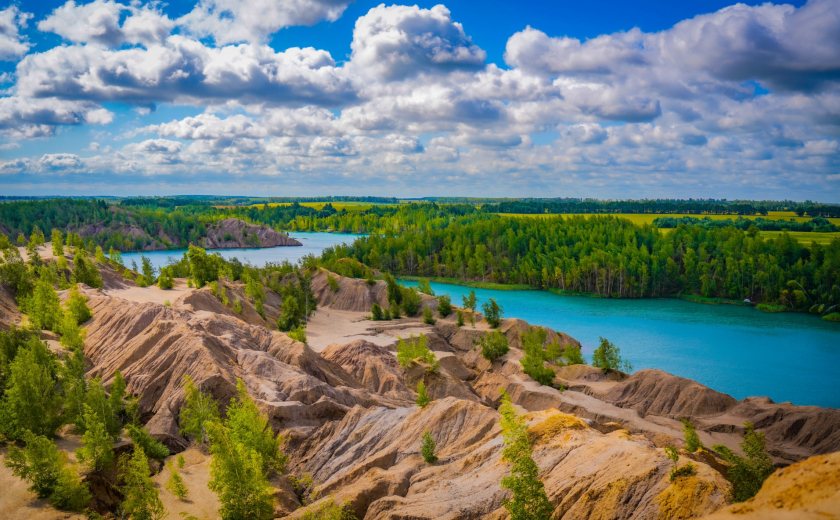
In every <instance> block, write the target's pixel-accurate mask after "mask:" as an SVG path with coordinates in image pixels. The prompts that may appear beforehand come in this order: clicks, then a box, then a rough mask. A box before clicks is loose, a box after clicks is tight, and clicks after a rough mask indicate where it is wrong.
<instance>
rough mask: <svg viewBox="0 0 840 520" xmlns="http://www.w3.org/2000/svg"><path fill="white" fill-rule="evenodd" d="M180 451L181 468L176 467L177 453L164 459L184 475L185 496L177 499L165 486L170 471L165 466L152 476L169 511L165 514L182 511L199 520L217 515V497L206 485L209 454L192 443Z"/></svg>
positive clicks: (171, 516) (175, 516)
mask: <svg viewBox="0 0 840 520" xmlns="http://www.w3.org/2000/svg"><path fill="white" fill-rule="evenodd" d="M182 455H183V456H184V461H185V463H186V464H185V465H184V467H183V468H182V469H178V465H177V464H178V463H177V458H178V457H177V456H173V457H169V458H168V459H166V462H167V463H168V462H169V461H172V464H173V465H174V466H175V469H176V471H178V473H180V474H181V478H183V479H184V485H186V486H187V492H188V494H187V498H186V499H185V500H180V499H179V498H178V497H176V496H175V495H173V494H172V492H171V491H169V490H168V489H166V487H165V486H166V483H167V481H169V477H170V475H171V473H170V471H169V468H168V467H164V468H163V471H161V472H160V473H158V474H157V475H155V476H154V477H152V481H153V482H154V483H155V486H156V487H157V489H158V492H159V493H160V499H161V501H162V502H163V505H164V506H165V507H166V510H167V511H169V517H168V518H172V519H177V518H181V516H180V515H181V513H182V512H185V513H187V514H188V515H192V516H195V517H197V518H200V519H202V520H204V519H208V520H210V519H216V518H218V517H219V507H220V504H219V499H218V498H217V497H216V494H215V493H213V492H212V491H210V489H209V488H208V487H207V483H208V482H210V456H209V455H205V454H204V453H202V452H201V451H200V450H199V449H197V448H195V447H191V448H188V449H187V450H186V451H184V452H183V453H182Z"/></svg>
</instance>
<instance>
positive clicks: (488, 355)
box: [476, 330, 510, 362]
mask: <svg viewBox="0 0 840 520" xmlns="http://www.w3.org/2000/svg"><path fill="white" fill-rule="evenodd" d="M476 344H477V345H481V355H482V357H484V359H486V360H487V361H490V362H493V361H495V360H496V359H498V358H500V357H502V356H504V355H505V354H507V353H508V352H509V351H510V345H509V344H508V340H507V336H505V335H504V333H503V332H502V331H500V330H491V331H490V332H488V333H487V334H484V335H483V336H482V337H481V339H480V340H479V341H478V342H477V343H476Z"/></svg>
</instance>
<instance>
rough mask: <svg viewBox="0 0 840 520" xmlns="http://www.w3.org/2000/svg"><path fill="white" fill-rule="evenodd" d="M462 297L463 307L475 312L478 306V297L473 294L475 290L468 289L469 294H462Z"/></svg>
mask: <svg viewBox="0 0 840 520" xmlns="http://www.w3.org/2000/svg"><path fill="white" fill-rule="evenodd" d="M462 299H463V300H464V308H465V309H469V310H471V311H473V312H475V309H476V307H477V306H478V298H477V297H476V295H475V291H470V294H468V295H464V296H462Z"/></svg>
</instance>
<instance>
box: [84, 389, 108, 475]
mask: <svg viewBox="0 0 840 520" xmlns="http://www.w3.org/2000/svg"><path fill="white" fill-rule="evenodd" d="M84 420H85V433H84V435H82V444H83V447H81V448H79V449H77V450H76V457H77V458H78V459H79V463H80V464H81V465H82V466H84V467H86V468H87V469H88V470H89V471H99V470H101V469H104V468H105V467H106V466H108V465H109V464H111V462H112V461H113V460H114V450H113V449H112V448H113V441H112V440H111V436H110V435H109V434H108V432H107V430H106V429H105V422H104V421H103V420H102V418H101V417H100V416H99V415H97V414H96V413H94V411H93V410H91V408H90V406H88V405H84Z"/></svg>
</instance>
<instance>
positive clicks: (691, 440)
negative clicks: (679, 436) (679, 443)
mask: <svg viewBox="0 0 840 520" xmlns="http://www.w3.org/2000/svg"><path fill="white" fill-rule="evenodd" d="M680 420H681V421H682V423H683V433H684V434H685V444H686V448H685V449H686V450H687V451H688V452H690V453H694V452H695V451H697V450H699V449H700V448H702V447H703V443H702V442H700V436H699V435H697V430H695V429H694V425H693V424H691V421H689V420H688V419H686V418H682V419H680Z"/></svg>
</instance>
